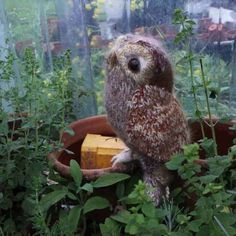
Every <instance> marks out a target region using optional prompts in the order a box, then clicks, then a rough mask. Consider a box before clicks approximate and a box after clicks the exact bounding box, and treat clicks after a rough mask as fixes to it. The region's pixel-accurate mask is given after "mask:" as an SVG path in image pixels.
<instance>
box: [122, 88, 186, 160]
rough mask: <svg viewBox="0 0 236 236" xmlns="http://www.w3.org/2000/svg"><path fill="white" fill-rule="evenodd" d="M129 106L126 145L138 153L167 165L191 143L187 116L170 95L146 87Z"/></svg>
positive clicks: (161, 90) (134, 96) (139, 90)
mask: <svg viewBox="0 0 236 236" xmlns="http://www.w3.org/2000/svg"><path fill="white" fill-rule="evenodd" d="M128 106H129V112H128V117H127V123H126V134H127V137H126V141H127V144H128V146H130V147H131V148H132V149H133V150H135V151H137V152H138V153H141V154H143V155H145V156H148V157H151V158H154V159H155V160H158V161H160V162H165V161H168V160H169V158H170V157H171V155H173V154H174V153H177V152H179V151H180V150H181V148H182V146H183V144H185V143H187V142H188V138H189V137H188V127H187V122H186V119H185V115H184V113H183V111H182V108H181V106H180V104H179V103H178V101H177V100H176V98H175V97H174V96H173V95H172V94H171V93H169V92H166V91H165V90H163V89H160V88H158V87H155V86H151V85H146V86H144V87H142V88H140V89H137V90H136V91H135V93H134V95H133V97H132V100H131V101H130V102H129V104H128Z"/></svg>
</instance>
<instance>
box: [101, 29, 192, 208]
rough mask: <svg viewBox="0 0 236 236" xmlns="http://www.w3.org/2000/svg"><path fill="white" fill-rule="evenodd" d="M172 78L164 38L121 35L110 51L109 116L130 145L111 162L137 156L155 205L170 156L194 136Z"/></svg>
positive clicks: (165, 181) (168, 179)
mask: <svg viewBox="0 0 236 236" xmlns="http://www.w3.org/2000/svg"><path fill="white" fill-rule="evenodd" d="M173 84H174V78H173V71H172V66H171V63H170V60H169V59H168V55H167V53H166V51H165V50H164V49H163V47H162V46H161V44H160V42H159V41H157V40H156V39H154V38H152V37H144V36H138V35H131V34H129V35H123V36H120V37H118V38H117V39H116V41H115V42H114V45H113V47H112V48H111V50H110V52H109V54H108V56H107V78H106V84H105V107H106V111H107V118H108V122H109V123H110V124H111V126H112V127H113V129H114V130H115V132H116V134H117V135H118V136H119V137H120V138H121V139H122V140H123V141H124V143H125V144H126V146H127V147H128V149H127V150H124V151H123V152H121V153H119V154H118V155H116V156H114V157H113V159H112V162H113V165H116V164H117V163H121V162H128V161H131V160H133V159H137V160H138V161H139V162H140V166H141V169H142V172H143V180H144V182H145V183H146V184H147V186H148V189H149V190H148V195H150V197H151V199H152V201H153V202H154V204H155V205H159V204H160V202H161V200H162V199H163V197H164V196H165V195H166V189H167V187H168V185H169V184H170V182H171V179H172V175H171V174H170V172H169V171H168V170H167V169H166V167H165V162H167V161H168V160H169V159H170V158H171V156H172V155H173V154H175V153H178V152H180V151H181V149H182V146H183V145H184V144H187V143H188V142H189V129H188V124H187V120H186V117H185V114H184V112H183V110H182V108H181V105H180V104H179V102H178V100H177V99H176V97H175V95H174V91H173ZM149 186H150V187H149Z"/></svg>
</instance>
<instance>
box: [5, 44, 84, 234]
mask: <svg viewBox="0 0 236 236" xmlns="http://www.w3.org/2000/svg"><path fill="white" fill-rule="evenodd" d="M2 54H3V55H4V54H5V55H6V56H5V57H4V58H3V59H2V60H1V61H0V66H1V69H0V73H1V78H2V79H3V80H2V81H3V82H4V87H5V88H4V89H3V90H1V92H0V99H1V107H0V160H1V163H0V186H1V187H0V229H1V232H2V234H3V235H27V234H29V233H32V225H33V224H35V222H34V219H35V218H34V217H33V216H34V215H35V214H36V213H37V214H36V215H38V216H41V217H42V214H41V212H40V211H38V209H39V208H38V204H37V203H38V201H39V199H40V198H41V194H42V191H43V189H44V187H45V186H46V185H47V178H46V174H45V173H46V172H47V171H48V165H47V161H46V155H47V154H48V153H49V152H50V151H52V150H53V149H55V148H56V149H58V148H59V149H60V148H61V140H58V137H59V133H60V132H62V131H64V132H68V133H70V134H71V135H73V132H72V131H71V130H70V129H68V128H66V125H67V124H68V123H69V122H71V121H72V120H74V116H73V113H72V102H73V95H72V94H71V92H70V91H71V89H70V86H71V85H70V83H69V81H70V80H71V77H72V74H71V64H70V54H69V52H66V54H65V55H64V56H63V57H62V58H61V59H60V60H59V63H58V65H57V66H56V67H55V70H54V72H53V73H51V74H45V73H43V71H42V70H41V67H40V64H39V62H38V60H37V59H36V55H35V53H34V51H33V50H32V49H26V51H25V54H24V59H23V60H22V61H18V63H20V66H21V68H22V73H21V77H20V78H18V77H17V76H16V75H15V73H14V69H13V68H14V62H15V61H16V59H15V58H14V56H13V54H12V53H10V52H9V51H8V50H5V51H4V52H2ZM79 93H80V91H78V94H79ZM9 111H10V112H9ZM41 221H42V219H41Z"/></svg>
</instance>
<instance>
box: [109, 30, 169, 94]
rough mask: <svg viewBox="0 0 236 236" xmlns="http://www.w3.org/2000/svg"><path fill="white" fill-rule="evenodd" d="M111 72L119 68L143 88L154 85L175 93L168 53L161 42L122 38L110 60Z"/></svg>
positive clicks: (131, 37)
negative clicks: (143, 86)
mask: <svg viewBox="0 0 236 236" xmlns="http://www.w3.org/2000/svg"><path fill="white" fill-rule="evenodd" d="M107 65H108V71H112V70H113V69H114V68H117V67H119V70H120V71H121V72H123V73H124V74H125V76H126V77H127V78H129V79H133V80H134V81H135V82H136V83H137V84H139V85H146V84H149V85H153V86H158V87H161V88H164V89H166V90H167V91H169V92H172V89H173V73H172V67H171V63H170V61H169V59H168V56H167V53H166V52H165V50H164V49H163V47H162V46H161V44H160V42H158V41H157V40H156V39H154V38H152V37H144V36H139V35H131V34H128V35H124V36H120V37H118V38H117V39H116V41H115V42H114V45H113V47H112V49H111V51H110V53H109V54H108V57H107Z"/></svg>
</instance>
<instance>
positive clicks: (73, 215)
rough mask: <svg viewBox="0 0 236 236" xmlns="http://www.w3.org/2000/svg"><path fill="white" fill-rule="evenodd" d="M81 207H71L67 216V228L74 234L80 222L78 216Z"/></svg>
mask: <svg viewBox="0 0 236 236" xmlns="http://www.w3.org/2000/svg"><path fill="white" fill-rule="evenodd" d="M81 210H82V208H81V206H75V207H73V208H72V209H71V210H70V212H69V216H68V222H69V227H70V230H71V231H72V232H75V231H76V229H77V226H78V223H79V220H80V215H81Z"/></svg>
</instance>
